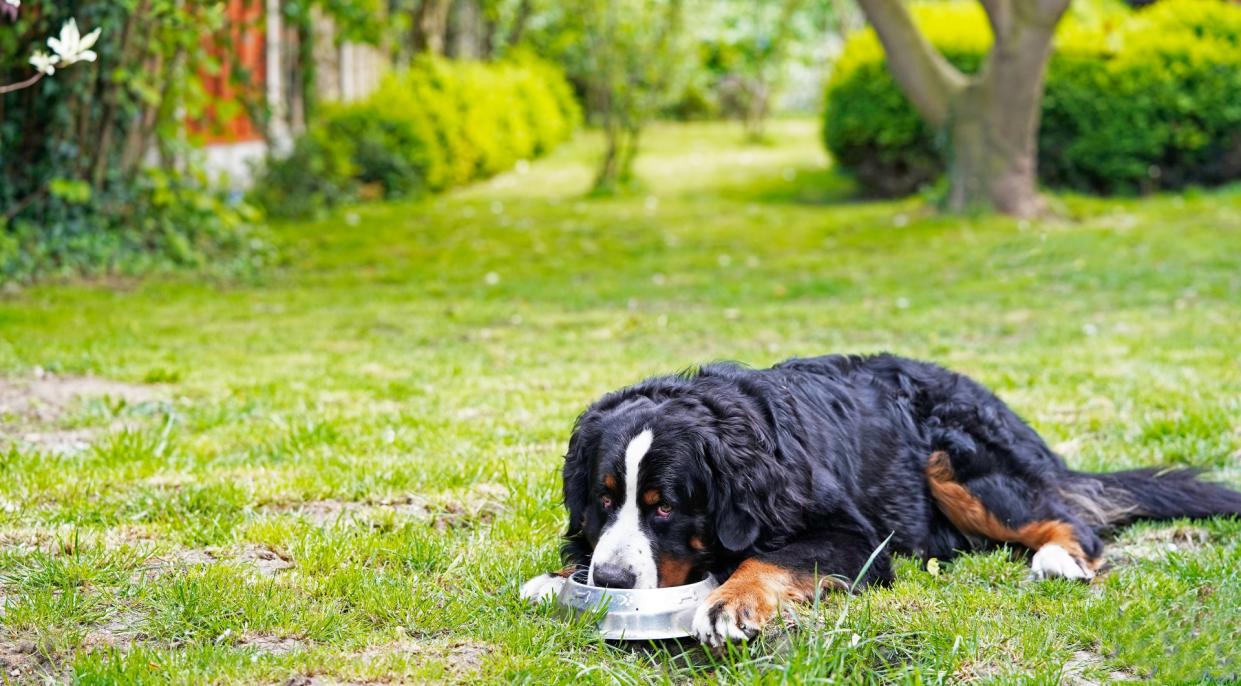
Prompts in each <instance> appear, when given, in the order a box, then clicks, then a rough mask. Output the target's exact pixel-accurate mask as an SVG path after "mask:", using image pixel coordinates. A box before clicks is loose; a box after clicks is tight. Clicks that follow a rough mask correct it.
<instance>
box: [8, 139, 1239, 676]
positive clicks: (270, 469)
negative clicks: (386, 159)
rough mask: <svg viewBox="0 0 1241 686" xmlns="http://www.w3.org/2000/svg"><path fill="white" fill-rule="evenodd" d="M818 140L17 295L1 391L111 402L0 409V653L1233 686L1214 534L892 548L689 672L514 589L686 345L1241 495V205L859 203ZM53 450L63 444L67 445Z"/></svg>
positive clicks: (707, 153) (300, 669)
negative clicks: (891, 581)
mask: <svg viewBox="0 0 1241 686" xmlns="http://www.w3.org/2000/svg"><path fill="white" fill-rule="evenodd" d="M816 130H817V125H816V123H815V122H814V121H809V120H801V121H779V122H776V123H775V124H774V126H773V128H772V131H771V135H772V138H773V143H772V144H771V145H768V146H763V147H753V146H749V145H743V144H741V143H740V142H739V141H740V137H739V135H738V131H737V129H736V128H735V125H728V124H695V125H692V126H669V125H659V126H656V127H655V128H654V129H652V130H651V131H650V132H648V134H649V139H648V140H649V147H648V154H646V155H645V156H643V157H641V158H640V159H639V167H638V173H639V174H641V175H642V177H643V178H646V179H648V182H649V184H650V189H651V190H650V191H648V193H647V194H643V195H638V196H626V197H613V198H599V199H585V198H584V194H585V192H586V190H587V189H588V187H589V185H590V181H591V176H592V167H593V159H594V158H595V156H596V155H597V154H598V152H599V150H600V148H601V146H602V142H601V140H600V139H599V137H598V136H597V135H594V134H592V135H588V136H584V137H579V138H577V139H575V140H574V141H573V142H572V143H570V144H569V145H566V146H563V147H561V148H558V149H557V150H555V151H554V152H553V153H552V154H551V155H550V156H548V157H547V158H546V159H544V160H541V161H537V162H535V163H533V164H531V165H530V166H529V167H528V168H524V169H522V170H514V171H512V172H510V173H506V174H502V175H499V176H497V177H495V178H493V179H491V180H489V181H487V182H484V183H482V184H477V185H474V186H471V187H467V188H462V189H456V190H451V191H449V192H447V193H445V194H442V195H434V196H429V197H425V198H422V199H418V200H416V201H411V202H400V203H392V204H378V203H376V204H370V205H365V206H360V207H346V208H341V209H338V210H334V211H332V212H330V213H328V214H327V215H325V216H324V217H323V218H322V219H321V220H319V221H315V222H311V223H307V222H298V223H286V224H278V225H276V226H275V227H274V228H273V233H274V238H273V240H274V241H275V243H276V244H277V245H278V246H279V247H280V249H281V250H282V251H283V252H285V253H286V254H288V255H289V256H290V260H291V262H290V264H289V265H288V267H287V268H286V269H284V270H281V271H278V272H272V273H270V274H269V275H268V277H267V279H266V281H265V282H262V283H253V284H237V285H219V284H210V283H203V282H202V281H201V280H200V279H197V278H194V277H193V276H169V277H165V278H160V279H143V280H125V281H119V282H117V283H115V287H113V288H99V287H95V286H91V285H85V284H70V285H41V286H35V287H31V288H29V289H26V290H24V291H22V292H21V293H19V294H16V295H12V294H10V295H8V296H6V297H4V299H3V300H0V370H3V371H4V372H5V373H6V383H10V384H14V383H23V382H24V380H26V379H29V378H30V375H31V374H32V371H31V370H32V369H33V368H34V367H36V366H38V367H41V368H42V369H43V370H45V371H46V372H47V373H49V374H51V375H52V377H51V378H52V379H53V380H59V381H56V383H67V382H66V381H65V379H69V380H73V379H78V378H81V375H91V376H92V377H94V378H103V379H111V380H114V383H115V382H118V381H119V382H126V383H127V385H125V386H119V387H118V386H108V387H105V389H104V390H103V391H101V392H98V391H97V392H96V394H95V395H94V396H88V397H87V398H85V399H82V400H80V401H77V402H75V403H72V404H70V405H67V406H66V407H65V408H64V411H63V412H62V413H61V414H58V415H53V416H52V417H49V418H47V419H40V418H39V417H38V416H27V415H21V414H12V413H8V414H5V415H4V416H3V417H0V423H3V427H0V434H3V435H4V436H6V437H7V438H6V439H5V440H7V441H11V446H10V447H8V448H5V449H3V451H2V452H0V474H2V475H3V478H0V541H3V546H2V547H0V596H3V603H2V604H3V607H4V614H3V618H2V620H0V648H3V650H0V659H3V660H6V661H7V662H17V661H18V660H20V661H21V662H20V664H21V665H24V667H23V669H26V670H27V671H21V672H19V673H20V674H22V675H33V676H31V677H30V678H32V679H33V678H37V676H38V675H39V674H50V675H52V676H53V677H54V678H56V679H59V680H77V681H78V682H80V683H108V684H119V683H173V684H191V683H202V682H208V681H209V682H214V683H284V682H290V681H289V680H290V679H292V681H291V682H290V683H316V684H326V683H341V682H343V683H351V682H352V683H359V682H398V681H402V680H404V681H413V682H418V681H424V682H425V681H453V682H465V683H495V682H502V683H565V682H570V681H574V680H577V681H581V682H586V683H601V684H612V683H623V684H629V683H650V682H655V683H661V682H662V683H668V682H677V683H684V682H691V683H718V682H720V681H725V682H741V683H772V684H775V683H808V682H819V681H823V680H827V679H829V678H830V679H832V680H835V681H836V682H839V683H878V682H885V683H911V684H914V683H923V684H925V683H943V682H954V683H955V682H974V683H1043V684H1054V683H1059V682H1061V680H1063V681H1064V682H1067V683H1074V680H1081V681H1080V683H1085V682H1086V681H1087V680H1088V681H1092V682H1104V681H1106V680H1109V679H1114V678H1122V677H1135V678H1140V679H1149V680H1152V681H1153V682H1156V683H1201V682H1204V681H1209V680H1210V679H1211V678H1212V677H1213V678H1214V679H1215V680H1216V681H1217V682H1226V681H1227V680H1228V679H1229V678H1233V679H1235V678H1236V676H1237V674H1238V670H1239V669H1241V667H1239V662H1241V653H1239V651H1238V650H1237V646H1238V645H1241V641H1238V640H1237V639H1238V634H1237V632H1238V630H1239V627H1241V622H1239V621H1238V614H1237V613H1238V610H1237V608H1238V607H1241V523H1238V522H1237V521H1235V520H1233V521H1226V520H1218V521H1214V522H1206V523H1187V522H1174V523H1170V524H1166V525H1159V526H1155V525H1142V526H1138V527H1135V528H1132V529H1129V530H1127V531H1125V532H1124V533H1122V534H1120V536H1119V538H1118V540H1116V541H1115V542H1114V543H1113V545H1112V549H1111V552H1110V553H1109V559H1110V560H1111V562H1112V564H1113V568H1112V570H1111V571H1110V572H1108V573H1107V574H1105V575H1104V576H1103V577H1102V578H1101V579H1100V580H1098V581H1096V582H1095V583H1094V584H1091V585H1084V584H1078V583H1072V582H1064V581H1051V582H1047V583H1029V582H1026V581H1025V575H1026V574H1027V563H1025V562H1023V561H1020V560H1014V559H1011V558H1010V557H1009V555H1007V554H1006V553H1005V552H1003V551H1001V552H996V553H994V554H989V555H969V556H965V557H963V558H961V559H960V560H958V561H956V562H954V563H952V564H945V565H943V566H942V568H941V570H940V572H939V574H938V575H933V574H931V573H930V572H928V571H925V570H923V569H921V568H920V567H919V565H918V564H917V563H916V562H915V561H914V560H910V559H901V560H900V561H899V562H898V574H899V577H900V580H899V581H898V582H897V584H896V585H895V586H893V587H892V588H890V589H881V590H875V591H871V592H867V593H865V594H863V595H860V596H857V597H855V598H852V599H847V598H845V597H844V596H840V595H834V596H831V597H828V598H827V599H825V600H824V601H823V603H822V604H821V605H820V606H818V607H817V608H814V609H811V610H808V611H807V612H805V613H804V614H803V615H802V616H801V621H802V622H804V623H805V626H807V627H811V628H807V629H804V630H801V631H796V632H792V633H786V632H781V631H775V632H773V633H772V634H770V635H769V636H768V638H767V640H766V641H765V642H763V643H760V644H758V645H756V646H754V648H753V649H752V650H753V652H747V651H741V652H738V653H736V654H734V655H732V656H729V657H727V658H725V659H722V660H720V661H717V662H714V663H712V662H711V661H709V660H708V659H707V658H706V657H705V656H703V654H702V653H700V652H698V651H697V650H691V651H690V652H689V654H688V655H685V656H680V655H679V654H678V653H677V652H676V651H669V650H665V649H656V650H653V651H652V650H642V649H637V650H630V649H626V648H624V647H622V646H614V645H606V644H604V643H602V642H600V641H599V640H598V639H597V638H596V637H594V636H592V633H591V631H590V630H589V628H587V627H583V626H576V625H570V624H566V623H565V622H563V621H562V620H561V619H560V618H558V617H556V616H554V615H553V614H552V613H550V612H548V611H545V610H539V611H533V610H530V609H528V608H527V607H525V606H524V605H523V604H522V602H521V601H520V600H519V598H518V596H517V588H518V586H519V585H520V583H521V582H523V581H524V580H525V579H527V578H529V577H530V576H532V575H534V574H535V573H539V572H542V571H545V570H548V569H552V568H555V567H557V566H558V564H559V557H558V551H557V549H558V545H557V543H558V542H557V536H558V534H559V532H560V531H561V529H562V527H563V519H564V512H563V509H562V507H561V505H560V483H559V477H558V468H559V465H560V463H561V455H562V454H563V450H564V445H565V441H566V439H567V434H568V430H569V427H570V426H571V424H572V421H573V418H574V417H575V416H576V414H577V413H578V412H580V411H581V409H582V408H583V407H584V406H585V405H586V404H587V403H588V402H590V401H591V400H593V399H594V398H596V397H597V396H599V395H600V394H602V393H604V392H606V391H609V390H612V389H614V388H617V387H619V386H621V385H624V384H626V383H630V382H633V381H636V380H638V379H641V378H643V377H645V376H647V375H650V374H656V373H663V372H669V371H675V370H678V369H682V368H684V367H685V366H687V365H690V364H693V363H696V362H702V361H707V360H712V359H737V360H741V361H744V362H747V363H750V364H754V365H766V364H770V363H772V362H775V361H778V360H781V359H783V358H786V357H789V356H793V355H811V354H819V353H825V352H844V351H850V352H868V351H878V350H890V351H892V352H895V353H900V354H905V355H912V356H916V357H921V358H927V359H932V360H936V361H938V362H941V363H943V364H946V365H949V366H951V367H953V368H955V369H959V370H961V371H963V372H967V373H969V374H972V375H974V376H975V377H976V378H978V379H979V380H981V381H982V382H984V383H986V384H988V385H989V386H991V387H993V388H995V389H996V390H997V391H998V392H999V394H1000V395H1001V396H1002V397H1003V398H1004V399H1005V400H1007V401H1008V402H1010V403H1011V404H1012V405H1013V406H1014V407H1015V408H1016V409H1017V410H1018V412H1020V413H1021V414H1022V415H1023V416H1025V417H1026V418H1027V419H1028V420H1030V421H1031V422H1032V423H1033V425H1034V426H1035V427H1036V428H1037V429H1038V430H1039V431H1040V432H1041V433H1042V434H1043V435H1044V436H1046V437H1047V439H1048V440H1049V441H1050V442H1051V443H1052V444H1053V445H1055V446H1056V448H1057V449H1058V450H1059V451H1060V452H1061V453H1063V454H1064V455H1065V456H1066V457H1067V459H1068V460H1069V462H1070V463H1071V464H1072V465H1073V466H1074V467H1076V468H1079V469H1116V468H1122V467H1127V466H1136V465H1145V464H1168V465H1178V464H1179V465H1195V466H1200V467H1204V468H1207V469H1209V470H1212V473H1213V474H1214V475H1215V476H1216V477H1217V478H1221V479H1224V480H1226V481H1228V482H1229V483H1232V484H1234V485H1238V486H1241V470H1239V463H1238V454H1239V451H1241V427H1239V426H1238V424H1237V417H1238V416H1241V405H1238V402H1239V400H1238V399H1239V398H1241V364H1238V362H1239V360H1238V357H1237V354H1238V352H1237V346H1236V340H1237V334H1238V328H1237V322H1238V321H1241V276H1239V275H1241V232H1238V231H1237V228H1238V227H1239V226H1241V189H1239V188H1237V187H1236V186H1230V187H1227V188H1224V189H1221V190H1217V191H1213V192H1191V193H1185V194H1180V195H1156V196H1153V197H1150V198H1146V199H1142V200H1117V199H1110V200H1099V199H1093V198H1088V197H1082V196H1074V195H1062V196H1058V197H1057V198H1056V200H1055V202H1056V204H1057V207H1058V211H1059V217H1058V218H1051V219H1046V220H1039V221H1017V220H1011V219H1005V218H997V217H989V216H977V217H942V216H936V215H934V214H931V213H928V212H927V210H926V209H925V207H924V205H923V204H922V203H921V202H920V201H918V200H917V199H909V200H901V201H885V202H856V201H848V198H850V197H852V194H853V192H854V188H853V186H852V185H851V182H850V181H848V180H847V179H844V178H842V177H839V176H837V175H835V174H834V173H832V172H830V171H827V170H826V160H825V159H824V157H823V154H822V152H821V148H820V147H819V146H818V145H816V143H815V141H816V138H817V133H816ZM49 383H51V382H49ZM101 395H102V396H104V397H100V396H101ZM74 432H78V433H74ZM66 437H77V440H80V441H83V442H85V443H86V444H87V446H88V447H86V448H85V449H81V450H74V451H68V452H56V451H55V450H54V449H53V447H52V446H53V445H55V444H56V442H57V441H62V442H63V441H64V440H65V439H66ZM855 636H856V638H855ZM7 662H6V664H7ZM23 678H26V676H23Z"/></svg>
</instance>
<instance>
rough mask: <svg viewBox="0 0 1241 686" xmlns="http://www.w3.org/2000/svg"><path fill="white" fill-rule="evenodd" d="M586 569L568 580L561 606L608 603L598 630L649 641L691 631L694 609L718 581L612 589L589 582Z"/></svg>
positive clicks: (577, 608)
mask: <svg viewBox="0 0 1241 686" xmlns="http://www.w3.org/2000/svg"><path fill="white" fill-rule="evenodd" d="M585 577H586V573H585V571H579V572H577V573H576V574H574V575H573V576H572V577H569V578H568V579H567V580H566V581H565V585H564V588H562V589H561V591H560V597H559V602H560V604H561V606H563V607H565V608H566V609H568V610H569V611H571V612H573V613H575V614H582V613H585V612H591V611H596V610H597V609H598V608H600V607H607V612H606V614H604V615H603V616H602V617H601V618H600V619H599V633H600V634H601V635H602V636H603V637H604V638H605V639H609V640H628V641H646V640H655V639H665V638H681V637H685V636H689V635H690V626H691V624H692V622H693V619H694V612H695V611H696V610H697V609H698V606H699V605H701V604H702V602H703V601H704V600H706V598H707V595H709V594H710V593H711V591H713V590H714V589H715V588H716V587H717V586H719V584H718V583H717V582H716V581H715V579H714V578H713V577H711V576H708V577H707V578H705V579H703V580H702V581H699V582H697V583H693V584H686V585H684V586H671V587H667V588H647V589H637V590H634V589H613V588H602V587H599V586H588V585H586V583H585V580H586V579H585Z"/></svg>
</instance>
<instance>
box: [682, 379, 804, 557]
mask: <svg viewBox="0 0 1241 686" xmlns="http://www.w3.org/2000/svg"><path fill="white" fill-rule="evenodd" d="M697 402H699V403H700V404H699V408H697V412H695V416H696V419H695V433H696V434H697V439H699V440H700V445H701V459H702V463H704V474H705V475H706V476H707V478H709V479H710V481H711V483H710V488H709V489H707V492H709V494H710V495H709V502H707V507H709V514H710V516H711V517H712V523H714V525H715V527H716V538H717V540H719V542H720V545H721V546H724V547H725V548H727V550H730V551H732V552H742V551H747V550H751V548H753V547H755V546H759V547H761V546H762V545H763V543H764V542H766V541H774V537H776V536H777V535H778V533H779V532H782V531H783V530H784V528H787V527H788V525H789V523H791V522H797V521H800V520H802V519H803V517H804V516H805V512H807V511H808V510H809V509H810V507H812V504H810V500H812V495H810V491H812V489H813V484H812V483H809V480H807V481H804V483H803V481H799V480H798V478H797V475H799V474H805V475H807V476H809V469H807V465H808V464H809V460H807V459H804V454H803V453H802V452H800V450H799V449H794V450H789V449H787V448H786V445H788V444H789V443H792V444H793V445H797V443H795V442H788V440H781V439H779V437H778V435H777V427H774V425H773V422H772V419H771V418H769V417H767V416H764V413H763V408H762V407H761V406H759V404H758V403H756V402H753V399H752V398H747V397H738V394H735V393H715V394H711V396H705V394H704V396H700V397H699V398H697Z"/></svg>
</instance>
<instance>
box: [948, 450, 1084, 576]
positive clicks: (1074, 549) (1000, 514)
mask: <svg viewBox="0 0 1241 686" xmlns="http://www.w3.org/2000/svg"><path fill="white" fill-rule="evenodd" d="M926 477H927V485H928V486H929V488H930V491H931V497H932V498H933V499H934V500H935V503H936V505H937V506H938V507H939V509H940V511H941V512H943V513H944V516H945V517H947V518H948V520H949V521H950V522H952V524H953V526H955V527H956V528H957V529H959V530H960V531H961V533H963V534H965V535H967V536H982V537H985V538H988V539H990V540H993V541H997V542H1002V543H1016V544H1019V545H1022V546H1024V547H1026V548H1028V549H1030V550H1031V551H1032V552H1033V553H1034V557H1033V559H1032V561H1031V567H1032V573H1033V575H1034V576H1035V577H1036V578H1051V577H1064V578H1068V579H1082V580H1089V579H1091V578H1093V577H1094V573H1095V570H1097V569H1098V568H1099V567H1100V566H1101V565H1102V564H1103V559H1102V557H1101V554H1102V552H1103V543H1102V541H1100V540H1099V538H1098V536H1096V535H1095V533H1094V531H1093V530H1091V528H1090V527H1089V526H1086V525H1085V524H1083V523H1081V522H1080V521H1078V519H1077V518H1076V517H1075V516H1074V515H1073V514H1071V513H1070V512H1069V510H1068V508H1067V507H1065V506H1064V504H1062V503H1059V502H1058V500H1057V498H1058V497H1059V496H1058V494H1057V493H1056V492H1055V491H1054V489H1042V488H1034V487H1031V486H1030V485H1028V484H1025V483H1024V482H1022V481H1021V480H1019V479H1018V478H1016V477H1014V476H1010V475H1006V474H1002V473H992V474H990V475H987V476H984V477H980V478H976V479H974V480H971V481H970V482H969V483H968V485H967V484H965V483H962V482H960V481H958V480H957V478H956V474H955V472H954V470H953V468H952V463H951V461H950V460H949V457H948V454H947V453H945V452H935V453H933V454H932V455H931V456H930V459H928V460H927V465H926Z"/></svg>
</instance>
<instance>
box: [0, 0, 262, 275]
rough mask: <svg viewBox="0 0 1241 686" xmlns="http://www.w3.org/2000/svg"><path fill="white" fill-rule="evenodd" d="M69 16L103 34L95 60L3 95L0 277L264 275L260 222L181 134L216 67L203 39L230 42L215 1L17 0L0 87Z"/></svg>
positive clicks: (1, 53) (24, 69)
mask: <svg viewBox="0 0 1241 686" xmlns="http://www.w3.org/2000/svg"><path fill="white" fill-rule="evenodd" d="M139 4H140V5H141V7H142V8H143V9H141V10H139V9H138V8H137V6H138V5H139ZM71 18H76V20H77V21H78V22H79V23H80V25H81V27H82V30H83V33H85V32H86V31H89V30H92V29H94V28H100V29H102V31H103V38H102V39H101V40H100V41H99V43H97V44H96V46H95V50H96V52H98V54H99V59H98V61H97V62H94V63H87V62H82V63H78V64H75V65H73V66H71V67H68V68H66V69H62V70H60V72H59V73H58V74H57V75H55V76H53V77H49V78H46V79H44V80H43V81H41V82H39V83H38V84H36V85H35V87H33V88H29V89H26V90H22V91H17V92H15V93H9V94H5V95H0V280H5V281H7V280H10V279H13V280H26V279H29V278H30V277H32V276H33V275H35V274H43V275H48V274H82V273H85V274H101V273H111V272H119V273H133V272H138V271H149V270H152V269H160V268H165V267H170V266H179V267H187V266H188V267H193V268H199V269H205V268H208V267H210V268H211V269H212V270H214V271H224V272H228V273H232V274H234V275H235V274H236V273H238V272H239V271H241V272H248V271H251V270H253V269H256V268H260V267H262V266H263V265H264V264H265V262H266V260H267V257H268V256H267V255H266V252H265V250H264V249H263V247H262V245H261V243H260V242H257V239H258V238H259V237H260V236H259V234H258V232H257V231H256V230H255V224H256V222H257V220H258V219H259V216H258V214H257V213H256V212H255V210H254V209H253V208H250V207H248V206H246V205H245V204H241V203H236V202H231V201H230V200H229V199H228V198H227V197H226V196H225V195H224V194H223V193H221V192H218V191H216V190H215V189H213V188H212V186H211V184H209V183H208V180H207V178H206V177H205V175H204V174H203V173H202V169H201V168H200V167H199V166H198V164H197V158H196V154H195V151H194V149H193V146H192V145H191V144H190V141H189V140H188V139H187V138H186V137H185V130H184V119H185V118H186V117H189V118H193V117H195V116H198V115H201V114H202V112H203V111H204V108H205V107H206V105H207V102H206V100H205V92H204V90H203V87H202V78H203V76H204V75H206V74H208V73H214V72H217V71H218V70H219V68H220V66H221V65H220V63H219V58H218V57H217V56H214V55H212V54H211V53H210V52H209V51H208V50H207V49H206V47H205V46H206V42H205V40H204V39H205V38H206V37H208V36H213V35H214V36H216V37H217V41H218V43H219V44H221V45H228V40H229V36H228V34H227V32H222V31H221V30H220V29H221V28H222V27H223V26H224V21H223V19H224V15H223V4H222V3H218V2H216V3H205V4H204V3H184V2H178V1H175V0H142V2H141V3H138V2H135V1H134V0H93V1H92V2H85V3H62V2H51V1H49V0H27V1H26V2H23V3H22V4H21V7H20V10H18V13H17V19H16V21H15V22H14V23H12V24H10V23H9V22H8V21H7V20H6V21H3V23H2V24H0V83H2V84H6V85H7V84H10V83H15V82H17V81H21V80H24V79H25V78H27V77H28V76H30V74H31V73H33V72H32V69H31V67H30V65H29V64H28V63H27V60H28V58H29V57H30V54H31V51H32V50H33V49H34V48H37V47H42V48H43V49H46V42H45V41H46V38H47V37H48V36H54V35H56V34H57V33H58V32H59V31H60V27H61V26H62V24H63V23H64V22H66V21H67V20H69V19H71ZM239 76H241V75H239ZM234 106H236V105H234ZM152 158H155V159H156V160H158V161H157V162H155V163H151V162H150V161H149V160H150V159H152Z"/></svg>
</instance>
